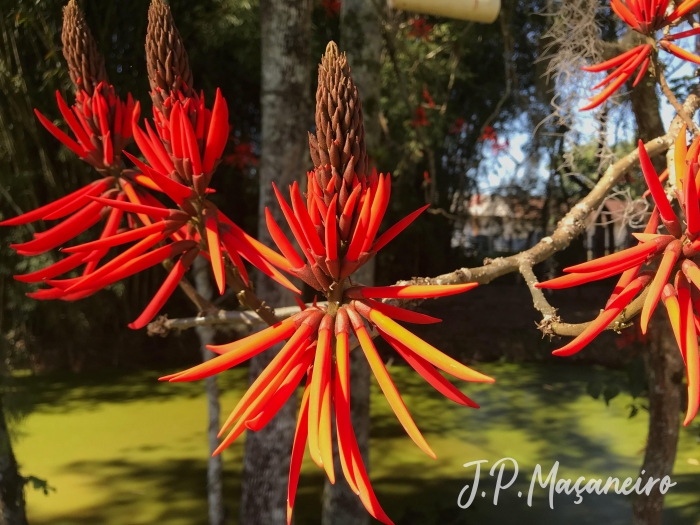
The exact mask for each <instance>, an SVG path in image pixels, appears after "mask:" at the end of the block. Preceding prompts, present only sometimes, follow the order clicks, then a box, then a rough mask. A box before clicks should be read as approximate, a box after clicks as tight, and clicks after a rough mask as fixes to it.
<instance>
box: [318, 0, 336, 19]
mask: <svg viewBox="0 0 700 525" xmlns="http://www.w3.org/2000/svg"><path fill="white" fill-rule="evenodd" d="M321 5H322V6H323V7H325V8H326V16H327V17H328V18H335V17H336V16H338V13H340V0H321Z"/></svg>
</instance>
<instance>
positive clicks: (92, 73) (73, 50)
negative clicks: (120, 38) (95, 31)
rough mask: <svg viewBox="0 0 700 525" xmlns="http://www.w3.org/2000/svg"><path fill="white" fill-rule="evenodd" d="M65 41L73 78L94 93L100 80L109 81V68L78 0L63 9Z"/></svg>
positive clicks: (72, 1) (62, 38)
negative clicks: (98, 48)
mask: <svg viewBox="0 0 700 525" xmlns="http://www.w3.org/2000/svg"><path fill="white" fill-rule="evenodd" d="M61 40H62V42H63V56H64V57H65V58H66V62H68V71H69V73H70V78H71V80H72V81H73V83H74V84H75V85H76V87H77V88H78V89H79V90H80V89H83V90H85V91H86V92H87V93H88V95H90V96H92V94H93V92H94V91H95V87H97V85H98V84H99V83H100V82H108V80H107V70H106V69H105V61H104V58H102V55H100V53H99V51H98V50H97V44H96V43H95V39H94V38H93V37H92V33H91V32H90V28H89V27H88V26H87V24H86V23H85V16H84V15H83V12H82V11H81V10H80V8H79V7H78V3H77V2H76V0H70V2H68V5H67V6H66V7H64V8H63V31H62V32H61Z"/></svg>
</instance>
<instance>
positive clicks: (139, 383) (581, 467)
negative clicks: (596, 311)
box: [8, 364, 700, 525]
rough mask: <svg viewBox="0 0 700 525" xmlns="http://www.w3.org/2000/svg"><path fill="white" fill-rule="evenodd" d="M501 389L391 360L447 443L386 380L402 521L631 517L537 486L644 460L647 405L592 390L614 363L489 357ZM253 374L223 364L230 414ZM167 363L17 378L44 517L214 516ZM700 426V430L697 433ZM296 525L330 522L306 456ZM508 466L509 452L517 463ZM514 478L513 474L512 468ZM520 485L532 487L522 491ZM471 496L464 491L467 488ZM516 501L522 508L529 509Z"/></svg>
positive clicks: (680, 478) (33, 494) (395, 511)
mask: <svg viewBox="0 0 700 525" xmlns="http://www.w3.org/2000/svg"><path fill="white" fill-rule="evenodd" d="M478 368H479V369H480V370H483V371H485V372H486V373H489V374H492V375H494V376H495V377H496V378H497V380H498V383H497V384H496V385H477V386H472V385H462V386H464V388H463V390H464V392H465V393H467V394H468V395H470V396H471V397H473V398H474V399H475V400H476V401H477V402H479V403H480V404H481V406H482V408H481V409H480V410H470V409H466V408H463V407H460V406H457V405H455V404H453V403H451V402H449V401H447V400H445V399H444V398H442V397H441V396H440V395H438V394H436V393H435V392H434V391H432V390H431V389H430V387H428V386H427V385H426V384H425V383H424V382H423V381H422V379H421V378H420V377H418V376H417V375H416V374H415V373H414V372H413V371H412V370H409V369H407V368H404V367H401V366H393V367H390V372H391V374H392V376H393V377H394V378H395V380H396V383H397V386H398V387H399V390H400V391H401V392H402V394H404V399H405V401H406V404H407V406H408V407H409V409H410V410H411V412H412V414H413V416H414V418H415V420H416V423H417V424H418V426H419V427H420V428H421V429H422V430H423V431H424V434H425V436H426V438H427V439H428V441H429V442H430V444H431V446H432V447H433V449H434V450H435V452H436V454H437V455H438V459H437V461H433V460H431V459H430V458H428V457H427V456H424V455H423V454H422V453H421V452H420V451H419V450H418V449H417V447H415V445H414V444H413V443H412V442H411V440H410V439H409V438H408V437H407V436H406V435H405V434H404V432H403V429H402V428H401V426H400V425H399V423H398V422H397V421H396V418H395V417H394V416H393V414H392V413H391V410H390V408H389V407H388V404H387V403H386V401H385V400H384V399H383V398H382V396H381V393H380V392H379V389H378V387H376V385H374V386H373V393H372V396H373V397H372V443H371V465H372V478H373V480H374V485H375V488H376V489H377V491H378V495H379V499H380V501H381V502H382V503H383V504H384V506H385V508H386V510H387V512H388V513H389V515H390V516H391V517H392V518H394V519H395V521H396V522H397V524H418V523H420V524H421V525H432V524H435V525H437V524H438V523H439V524H441V525H442V524H452V523H454V524H457V523H501V524H509V523H513V524H515V523H518V524H523V523H532V524H535V523H537V524H539V523H568V524H588V523H594V522H597V521H600V520H604V521H605V523H606V524H608V525H614V524H620V525H622V524H627V523H630V521H631V513H630V501H631V500H630V499H629V497H625V496H616V495H607V496H603V495H601V496H596V495H585V496H584V500H583V502H582V503H581V504H579V505H576V504H574V500H575V498H574V496H565V495H562V496H557V497H556V498H555V501H554V509H553V510H552V509H550V508H549V503H548V500H547V498H548V493H547V491H546V490H544V489H537V490H535V491H534V495H535V498H534V502H533V505H532V507H528V505H527V501H526V500H527V492H528V490H529V486H530V480H531V476H532V472H533V469H534V467H535V465H536V464H538V463H539V464H541V465H542V469H543V471H544V472H545V473H547V472H549V469H550V468H551V467H552V465H553V463H554V462H555V461H559V462H560V469H559V477H560V478H573V480H575V479H576V478H578V477H579V476H584V477H586V478H603V479H606V478H607V477H608V476H617V477H620V478H625V477H632V478H636V476H637V472H638V469H639V465H640V464H641V462H642V458H643V449H644V445H645V438H646V426H647V417H646V413H645V412H644V411H641V412H640V413H639V415H637V417H635V418H632V419H629V418H628V417H627V416H628V413H629V406H628V405H629V404H630V402H631V399H630V398H629V397H626V396H624V395H621V396H618V397H616V398H615V399H613V400H612V402H611V403H610V406H609V407H606V405H605V404H604V403H603V402H602V401H601V400H594V399H592V398H591V397H590V396H588V395H587V394H586V386H587V384H588V383H589V382H590V381H601V380H615V379H616V373H614V372H610V371H602V370H597V369H593V368H581V367H570V366H564V365H560V366H553V365H513V364H490V365H482V366H480V367H478ZM246 372H247V371H246V370H245V369H241V370H236V371H232V372H229V373H226V374H224V375H222V376H221V383H222V387H223V392H224V393H223V397H222V404H223V409H224V413H227V411H229V410H231V409H232V408H233V405H234V404H235V402H236V401H237V399H238V397H239V396H240V395H241V393H242V391H243V388H244V386H245V381H246ZM158 375H160V374H158V373H145V372H144V373H138V374H128V375H114V374H112V375H107V374H99V375H92V376H62V377H43V378H37V377H21V378H16V379H15V381H14V384H13V386H12V389H11V394H10V396H9V399H8V402H10V403H11V404H12V406H13V407H14V411H15V412H16V413H18V414H20V416H21V417H19V418H18V419H17V421H16V422H15V423H13V425H12V427H13V432H14V435H15V447H16V448H15V451H16V454H17V456H18V460H19V462H20V464H21V467H22V472H23V474H24V475H33V476H36V477H38V478H42V479H46V480H47V481H48V483H49V485H50V486H51V487H52V488H53V489H55V490H52V491H50V492H49V494H48V495H44V494H43V493H42V492H41V491H35V490H31V489H30V490H29V491H28V511H29V517H30V521H31V523H32V524H33V525H37V524H40V525H43V524H46V525H48V524H51V525H68V524H71V525H87V524H98V523H99V524H109V525H112V524H114V525H117V524H120V525H122V524H126V523H128V524H130V525H139V524H146V523H148V524H150V523H159V524H163V525H185V524H187V525H196V524H202V525H203V524H205V523H206V522H207V516H206V486H205V483H206V455H207V448H206V440H205V435H204V429H205V423H206V405H205V399H204V396H203V386H202V385H201V384H200V383H192V384H167V383H165V384H164V383H159V382H157V381H156V378H157V376H158ZM696 433H697V432H696ZM696 433H695V434H694V433H693V431H692V430H686V429H684V430H683V431H682V437H681V444H680V447H679V454H678V458H677V461H676V467H675V472H674V476H673V481H675V482H677V483H678V485H676V486H674V487H673V488H672V489H671V490H670V492H669V496H668V497H667V505H666V511H665V512H666V517H665V523H667V524H674V525H675V524H683V525H685V524H688V525H696V524H697V523H698V522H700V498H698V494H700V444H698V442H697V438H696ZM242 451H243V447H242V442H241V443H236V444H235V445H234V446H232V447H231V448H229V449H228V450H227V451H226V452H225V457H224V461H225V465H226V481H225V484H226V488H225V490H226V498H227V505H228V508H229V512H230V515H231V518H232V519H231V520H230V523H235V521H236V520H235V518H236V517H237V515H238V499H239V495H240V473H241V460H242V457H241V456H242ZM503 457H511V458H515V459H516V460H517V461H518V463H519V468H520V472H519V476H518V480H517V481H516V483H515V484H514V485H513V486H512V487H510V488H509V489H507V490H505V491H504V492H502V493H501V495H500V497H499V501H498V505H494V504H493V494H494V490H493V489H494V484H495V478H491V477H490V476H489V475H488V472H482V477H481V485H480V487H479V492H481V491H482V490H483V491H484V492H485V493H486V496H485V497H481V494H478V496H477V498H476V499H475V501H474V503H473V504H472V506H471V507H470V508H469V509H464V510H463V509H460V508H458V506H457V496H458V494H459V492H460V490H461V489H462V487H463V486H464V485H465V484H467V483H471V481H470V480H471V478H472V477H473V472H474V470H473V468H471V469H465V468H464V467H463V466H462V465H463V464H464V463H466V462H469V461H474V460H479V459H486V460H489V463H488V464H486V466H485V468H484V470H488V469H490V467H491V465H492V464H493V462H495V461H496V460H498V459H500V458H503ZM306 461H307V462H306V464H305V466H304V470H303V475H302V480H301V485H300V492H299V499H298V505H297V523H298V524H303V525H307V524H310V525H315V524H318V523H320V518H319V516H320V506H321V505H320V497H321V486H322V477H321V473H320V471H319V470H318V469H317V468H316V467H315V465H313V464H311V462H310V460H308V456H307V458H306ZM508 465H510V464H508ZM508 479H510V474H509V473H508V472H506V473H505V475H504V480H508ZM482 487H483V488H482ZM518 492H522V496H521V497H518ZM465 499H466V498H465ZM516 511H517V512H516Z"/></svg>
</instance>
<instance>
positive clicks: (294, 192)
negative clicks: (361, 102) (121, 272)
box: [162, 117, 493, 523]
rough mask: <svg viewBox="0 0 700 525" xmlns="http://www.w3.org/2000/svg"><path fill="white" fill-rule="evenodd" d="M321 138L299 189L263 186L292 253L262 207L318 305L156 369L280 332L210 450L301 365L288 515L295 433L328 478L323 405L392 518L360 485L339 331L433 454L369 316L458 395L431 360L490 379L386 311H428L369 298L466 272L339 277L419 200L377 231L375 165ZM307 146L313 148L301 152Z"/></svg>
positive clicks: (197, 373)
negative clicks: (320, 300)
mask: <svg viewBox="0 0 700 525" xmlns="http://www.w3.org/2000/svg"><path fill="white" fill-rule="evenodd" d="M341 118H342V117H341ZM320 142H321V141H319V143H320ZM323 144H327V142H324V143H323ZM330 144H331V153H330V157H329V158H330V160H331V162H334V165H333V167H331V166H328V165H326V166H319V167H317V168H316V169H315V170H314V171H313V172H310V173H309V174H308V182H307V188H306V189H307V191H306V195H305V196H304V195H302V193H301V191H300V190H299V185H298V184H297V183H294V184H293V185H292V186H291V187H290V188H289V195H290V202H288V201H287V200H285V198H284V196H283V195H282V193H281V192H280V191H279V190H278V189H277V187H274V190H275V193H276V195H277V199H278V201H279V203H280V206H281V208H282V212H283V214H284V217H285V219H286V221H287V223H288V225H289V227H290V229H291V232H292V234H293V235H294V239H295V240H296V242H297V244H298V246H299V247H300V249H301V255H300V254H299V252H298V251H297V250H296V249H295V247H294V245H293V244H292V243H291V241H290V240H289V239H288V238H287V237H286V235H285V234H284V232H283V231H282V229H281V228H280V226H279V225H278V224H277V223H276V222H275V220H274V218H273V216H272V214H271V213H270V211H269V210H268V209H266V210H265V213H266V218H267V225H268V229H269V231H270V235H271V236H272V238H273V240H274V242H275V243H276V244H277V246H278V248H279V249H280V251H281V252H282V253H283V254H284V257H285V259H286V261H287V263H288V264H287V268H286V271H288V272H289V273H291V274H292V275H295V276H297V277H299V278H300V279H302V280H303V281H304V282H306V283H307V284H308V285H309V286H311V287H313V288H314V289H316V290H318V291H319V292H321V293H323V294H324V295H325V296H326V297H327V298H328V305H320V304H319V305H316V304H314V306H312V307H310V308H307V309H304V310H303V311H301V312H300V313H298V314H295V315H293V316H292V317H291V318H289V319H287V320H285V321H282V322H280V323H278V324H276V325H274V326H272V327H270V328H267V329H266V330H263V331H262V332H259V333H257V334H254V335H251V336H249V337H247V338H245V339H242V340H239V341H235V342H233V343H231V344H228V345H223V346H213V347H210V348H211V349H212V350H213V351H215V352H217V353H220V354H221V355H220V356H219V357H216V358H214V359H212V360H210V361H208V362H207V363H204V364H201V365H198V366H195V367H193V368H191V369H189V370H186V371H184V372H180V373H177V374H172V375H169V376H166V377H164V378H162V379H163V380H168V381H173V382H178V381H192V380H197V379H202V378H205V377H208V376H211V375H213V374H216V373H219V372H222V371H224V370H227V369H229V368H231V367H233V366H236V365H238V364H240V363H242V362H243V361H246V360H247V359H250V358H251V357H253V356H255V355H257V354H259V353H260V352H262V351H264V350H266V349H268V348H270V347H271V346H273V345H275V344H277V343H280V342H282V341H283V340H285V339H287V343H286V344H285V346H284V347H283V349H282V350H281V351H280V352H279V353H278V355H277V356H276V357H275V358H274V359H273V361H272V362H271V363H270V364H269V365H268V367H267V368H265V370H264V371H263V372H262V373H261V375H260V376H259V377H258V379H256V381H255V382H254V383H253V384H252V385H251V386H250V388H249V390H248V391H247V392H246V393H245V395H244V396H243V397H242V398H241V400H240V401H239V403H238V405H237V406H236V407H235V408H234V410H233V412H232V413H231V414H230V416H229V417H228V419H227V420H226V422H225V423H224V424H223V426H222V429H221V432H220V435H224V434H225V433H226V432H228V434H227V435H226V437H225V438H224V439H223V441H222V442H221V444H220V446H219V448H218V449H217V451H216V453H219V452H221V451H222V450H223V449H225V448H226V447H228V446H229V445H230V444H231V443H233V442H234V440H236V439H237V438H238V437H239V436H240V435H241V434H242V432H243V431H244V430H245V429H246V428H247V429H249V430H253V431H257V430H260V429H261V428H263V427H264V426H265V425H266V424H267V423H268V422H269V421H270V420H271V418H272V417H273V416H274V415H275V414H276V413H277V411H278V410H279V409H280V407H281V406H282V405H283V404H284V403H285V401H286V400H287V399H288V398H289V397H290V396H291V395H292V394H293V393H294V391H295V389H296V387H297V385H298V384H299V383H300V382H301V381H302V379H303V377H304V375H306V377H307V379H306V386H305V389H304V394H303V397H302V405H301V411H300V413H299V418H298V421H297V431H296V435H295V438H294V446H293V451H292V463H291V468H290V476H289V494H288V507H287V516H288V519H289V520H291V517H292V508H293V505H294V499H295V494H296V488H297V484H298V480H299V471H300V468H301V461H302V457H303V454H304V449H305V447H306V445H307V443H308V448H309V452H310V455H311V457H312V459H313V460H314V461H315V462H316V464H317V465H318V466H319V467H321V468H323V469H325V471H326V474H327V475H328V478H329V479H330V480H331V482H334V481H335V472H334V468H333V456H332V450H333V449H332V439H331V436H332V428H331V425H332V421H333V414H335V422H336V431H337V436H338V438H337V439H338V450H339V455H340V459H341V466H342V470H343V474H344V476H345V479H346V480H347V482H348V484H349V485H350V487H351V488H352V489H353V491H354V492H355V493H356V494H358V495H359V497H360V498H361V500H362V503H363V504H364V506H365V507H366V508H367V510H368V512H369V513H370V514H371V515H372V516H373V517H375V518H376V519H378V520H380V521H382V522H383V523H392V522H391V520H390V519H389V518H388V517H387V515H386V514H385V513H384V511H383V510H382V508H381V507H380V505H379V503H378V501H377V499H376V497H375V494H374V492H373V490H372V487H371V485H370V482H369V477H368V475H367V471H366V469H365V467H364V465H363V462H362V458H361V456H360V453H359V448H358V445H357V442H356V439H355V434H354V431H353V429H352V425H351V421H350V404H349V403H350V383H349V372H348V370H349V368H348V366H349V365H348V363H349V352H350V336H351V334H354V335H355V336H356V338H357V340H358V341H359V344H360V347H361V348H362V351H363V352H364V354H365V356H366V358H367V360H368V362H369V364H370V367H371V369H372V371H373V373H374V375H375V377H376V379H377V382H378V383H379V385H380V387H381V389H382V391H383V392H384V395H385V396H386V398H387V400H388V402H389V404H390V406H391V407H392V409H393V410H394V413H395V414H396V416H397V418H398V419H399V421H400V422H401V424H402V425H403V427H404V429H405V430H406V432H407V433H408V434H409V436H410V437H411V438H412V439H413V441H414V442H415V443H416V444H417V445H418V446H419V447H420V448H421V450H423V451H424V452H426V453H427V454H428V455H429V456H431V457H435V454H434V453H433V451H432V450H431V449H430V447H429V445H428V444H427V442H426V441H425V439H424V438H423V436H422V435H421V433H420V431H419V430H418V427H417V426H416V424H415V423H414V421H413V419H412V418H411V416H410V414H409V413H408V410H407V409H406V406H405V405H404V403H403V401H402V399H401V396H400V395H399V393H398V391H397V390H396V386H395V385H394V383H393V381H392V380H391V377H390V376H389V373H388V372H387V370H386V367H385V366H384V364H383V362H382V360H381V358H380V357H379V354H378V353H377V350H376V348H375V346H374V343H373V342H372V337H371V336H370V328H371V327H373V328H376V330H377V331H378V333H379V335H381V336H382V337H383V338H384V339H385V340H386V341H388V342H389V344H390V345H391V346H392V347H393V348H395V349H396V351H397V352H398V353H399V354H400V355H401V356H402V357H404V359H406V361H407V362H408V363H409V364H410V365H411V366H412V367H413V368H414V369H415V370H416V371H417V372H418V373H419V374H420V375H421V376H423V377H424V378H425V379H426V380H427V381H428V382H429V383H430V384H431V385H432V386H434V387H435V388H436V389H437V390H438V391H439V392H441V393H443V394H444V395H445V396H447V397H448V398H449V399H451V400H453V401H455V402H457V403H459V404H462V405H464V406H471V407H476V406H477V405H476V404H475V403H474V402H473V401H471V400H470V399H469V398H467V397H466V396H464V394H462V393H461V392H460V391H459V390H458V389H456V388H455V387H454V386H453V385H452V384H451V383H450V382H449V381H447V380H446V379H445V378H444V377H443V376H442V375H441V374H440V373H439V372H438V369H439V370H442V371H444V372H447V373H449V374H452V375H454V376H455V377H458V378H460V379H463V380H465V381H477V382H493V379H491V378H489V377H487V376H485V375H483V374H480V373H479V372H476V371H474V370H471V369H470V368H468V367H466V366H464V365H462V364H461V363H459V362H457V361H455V360H454V359H452V358H450V357H448V356H446V355H445V354H443V353H441V352H440V351H438V350H437V349H436V348H434V347H432V346H431V345H430V344H428V343H426V342H425V341H423V340H421V339H420V338H418V337H417V336H415V335H413V334H412V333H411V332H410V331H408V330H407V329H406V328H404V327H403V326H401V325H400V324H398V323H397V322H396V321H403V322H408V323H419V324H425V323H434V322H438V321H439V320H438V319H435V318H433V317H429V316H427V315H423V314H419V313H416V312H412V311H410V310H405V309H403V308H400V307H398V306H392V305H389V304H385V303H383V302H380V301H377V299H415V298H430V297H442V296H446V295H452V294H457V293H462V292H465V291H467V290H470V289H472V288H474V287H475V286H477V284H475V283H469V284H462V285H444V286H422V285H410V286H385V287H366V286H358V285H354V284H350V286H348V287H346V286H345V284H346V283H347V282H348V277H349V276H350V274H352V273H353V272H355V271H356V270H357V269H358V268H359V267H360V266H361V265H362V264H364V263H365V262H367V261H368V260H369V259H371V258H372V257H374V255H375V254H376V252H377V251H379V250H380V249H381V248H382V247H384V246H385V245H386V244H387V243H388V242H389V241H391V240H392V239H393V238H394V237H396V235H398V234H399V233H400V232H401V231H402V230H404V229H405V228H406V227H407V226H408V225H409V224H411V223H412V222H413V221H414V220H415V219H416V218H417V217H418V215H420V213H421V212H422V211H424V210H425V209H426V208H427V206H425V207H423V208H420V209H418V210H416V211H415V212H413V213H411V214H410V215H408V216H407V217H405V218H404V219H402V220H401V221H399V222H398V223H396V224H395V225H394V226H392V227H390V228H389V229H388V230H386V231H385V232H384V233H383V234H381V235H378V232H379V227H380V224H381V222H382V219H383V217H384V214H385V211H386V209H387V206H388V203H389V197H390V190H391V178H390V176H389V175H382V174H379V175H378V174H377V172H376V171H373V172H372V174H371V175H370V176H369V177H365V176H364V175H359V176H358V174H357V172H356V171H355V169H354V166H355V162H354V161H353V158H354V156H353V155H351V154H348V156H347V158H346V159H345V161H346V162H347V163H348V164H347V166H348V168H347V169H346V170H345V172H344V173H342V174H341V173H340V172H339V171H338V170H337V169H336V167H335V164H337V163H338V162H339V161H340V160H341V157H340V156H337V155H339V151H343V147H342V145H338V144H337V143H335V142H331V143H330ZM315 147H318V143H316V142H313V141H312V151H313V148H315ZM312 158H320V156H319V155H316V156H315V155H314V154H313V153H312Z"/></svg>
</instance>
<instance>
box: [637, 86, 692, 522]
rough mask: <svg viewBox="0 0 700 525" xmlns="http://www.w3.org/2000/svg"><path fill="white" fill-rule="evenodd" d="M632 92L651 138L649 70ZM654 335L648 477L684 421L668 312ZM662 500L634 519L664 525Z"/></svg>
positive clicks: (664, 467) (669, 451)
mask: <svg viewBox="0 0 700 525" xmlns="http://www.w3.org/2000/svg"><path fill="white" fill-rule="evenodd" d="M630 98H631V100H632V110H633V111H634V115H635V118H636V121H637V133H638V135H639V138H641V139H642V140H645V141H646V140H650V139H651V138H654V137H658V136H660V135H662V134H664V133H665V130H664V125H663V121H662V120H661V113H660V111H659V98H658V96H657V94H656V87H655V85H654V81H653V79H652V78H651V77H650V76H649V75H647V76H646V77H645V78H644V80H643V81H642V82H640V83H639V85H638V86H637V87H636V88H634V89H633V90H632V93H631V97H630ZM655 166H656V168H657V169H663V167H665V159H664V158H663V157H659V158H658V159H657V160H656V164H655ZM651 336H652V340H651V342H650V344H649V346H648V351H647V353H646V355H645V356H644V359H645V365H646V374H647V382H648V390H649V435H648V437H647V447H646V452H645V454H644V463H643V465H642V468H641V470H643V471H644V474H640V477H641V478H642V480H643V482H644V483H646V480H647V479H648V478H649V477H654V478H657V479H659V478H663V477H664V476H667V475H670V474H671V472H672V471H673V463H674V460H675V458H676V449H677V447H678V432H679V427H680V421H679V414H680V411H681V392H680V382H681V381H682V378H683V362H682V359H681V356H680V353H679V351H678V348H677V347H676V343H675V338H674V336H673V334H672V332H671V329H670V326H669V324H668V320H667V319H666V317H665V316H664V315H661V314H659V315H657V316H656V317H655V319H654V326H653V327H652V332H651ZM642 486H644V484H642ZM657 487H658V485H657ZM663 503H664V496H663V494H661V492H659V491H658V490H652V491H651V494H650V495H649V496H647V495H642V496H637V498H636V499H635V501H634V504H633V514H634V523H635V525H659V524H660V523H661V511H662V509H663Z"/></svg>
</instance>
